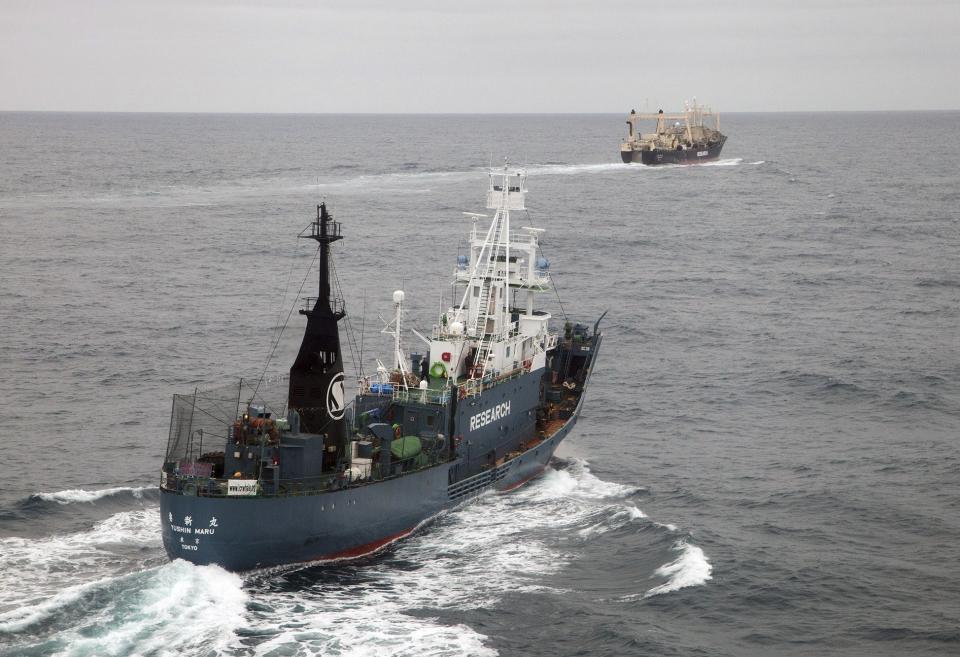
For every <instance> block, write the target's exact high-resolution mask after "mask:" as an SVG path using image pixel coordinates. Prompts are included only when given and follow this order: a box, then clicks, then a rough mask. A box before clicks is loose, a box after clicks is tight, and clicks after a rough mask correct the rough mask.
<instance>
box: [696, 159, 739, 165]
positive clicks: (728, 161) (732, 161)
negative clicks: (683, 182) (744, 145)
mask: <svg viewBox="0 0 960 657" xmlns="http://www.w3.org/2000/svg"><path fill="white" fill-rule="evenodd" d="M741 162H743V158H742V157H731V158H724V159H722V160H715V161H713V162H702V163H700V164H699V165H698V166H701V167H734V166H737V165H738V164H740V163H741Z"/></svg>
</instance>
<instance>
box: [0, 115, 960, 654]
mask: <svg viewBox="0 0 960 657" xmlns="http://www.w3.org/2000/svg"><path fill="white" fill-rule="evenodd" d="M623 119H624V117H622V116H613V115H611V116H601V115H596V116H548V117H543V116H474V117H470V116H376V117H374V116H191V115H98V114H89V115H82V114H0V152H2V153H3V157H2V158H0V234H2V240H0V267H2V269H0V271H2V277H0V280H2V284H0V399H2V402H3V412H2V435H3V439H4V440H3V445H4V460H5V463H4V465H3V468H2V486H0V594H2V595H0V655H3V656H4V657H7V656H9V657H12V656H14V655H17V656H19V655H52V654H57V655H76V656H81V655H98V656H99V655H157V656H159V655H174V654H176V655H179V654H185V655H197V656H200V655H203V656H208V655H234V656H239V655H244V656H245V655H263V656H268V655H269V656H271V657H272V656H279V655H350V656H360V655H494V654H500V655H614V654H616V655H620V654H623V655H628V654H629V655H684V656H686V655H711V656H713V655H758V656H759V655H770V654H782V655H823V654H845V655H904V654H929V655H945V654H960V629H958V627H960V520H958V518H960V447H958V435H960V338H958V335H960V334H958V326H960V210H958V207H960V177H958V174H957V172H958V171H960V130H958V128H960V113H921V114H884V113H867V114H817V115H812V114H797V115H789V114H739V115H730V116H725V117H723V124H724V125H723V128H724V131H725V132H726V133H728V134H729V135H730V139H729V141H728V143H727V146H726V148H725V150H724V153H723V159H722V160H721V161H720V162H717V163H715V164H712V165H707V166H697V167H667V168H660V169H656V168H645V167H641V166H636V165H632V166H628V165H622V164H620V163H619V162H618V158H619V155H618V143H619V140H620V138H621V133H622V132H623V130H622V128H624V127H625V126H624V125H623ZM504 157H509V158H510V160H511V162H512V163H514V164H518V165H524V166H526V167H527V170H528V173H529V180H528V186H529V188H530V193H529V195H528V199H527V206H528V210H529V213H528V215H526V216H523V217H521V220H520V224H521V225H530V224H532V225H535V226H538V227H543V228H546V229H547V230H548V232H547V234H546V236H545V238H544V241H543V243H544V250H545V254H546V255H547V257H549V258H550V260H551V262H552V265H553V267H552V268H553V271H554V276H555V282H556V285H557V288H558V290H559V293H560V294H559V296H560V301H561V302H562V309H561V307H560V303H558V301H557V299H556V298H555V297H554V298H549V297H548V298H545V299H544V303H545V305H546V307H547V308H548V309H550V310H552V311H553V312H554V313H555V314H557V315H558V316H559V315H561V314H562V312H563V311H565V312H566V313H567V314H568V315H570V316H571V317H575V318H583V319H592V318H594V317H596V316H598V315H599V314H600V313H601V312H602V311H603V310H605V309H610V313H609V315H608V316H607V319H606V320H605V324H604V326H605V330H606V337H605V340H604V349H603V353H602V354H601V360H600V363H599V365H598V367H597V370H596V373H595V375H594V380H593V384H592V389H591V390H590V392H589V394H588V400H587V404H586V410H585V412H584V415H583V417H582V419H581V421H580V423H579V424H578V426H577V429H576V431H575V432H574V433H573V434H572V435H571V437H570V438H568V440H567V441H566V442H565V443H564V446H563V448H562V450H561V452H560V458H559V459H558V460H557V461H556V463H555V464H554V468H553V469H551V470H550V471H548V472H547V473H546V475H545V476H544V477H542V478H541V479H539V480H537V481H536V482H534V483H532V484H531V485H529V486H527V487H525V488H524V489H521V490H520V491H517V492H516V493H513V494H511V495H494V496H491V497H487V498H484V499H483V500H481V501H480V502H479V503H478V504H476V505H473V506H471V507H467V508H464V509H461V510H458V511H455V512H453V513H450V514H448V515H446V516H444V517H443V518H441V519H439V520H438V521H437V522H435V523H433V524H432V525H431V526H429V527H428V528H426V529H425V530H424V531H422V532H420V533H419V534H417V535H416V536H413V537H411V538H410V539H408V540H406V541H404V542H402V543H400V544H398V545H396V546H394V547H393V548H392V549H390V550H389V551H387V552H386V553H384V554H382V555H379V556H377V557H375V558H371V559H368V560H365V561H361V562H357V563H350V564H342V565H340V566H336V567H329V566H328V567H299V568H293V569H280V570H276V571H270V572H262V573H254V574H248V575H244V576H242V577H240V576H236V575H232V574H228V573H225V572H223V571H221V570H219V569H217V568H212V567H206V568H197V567H194V566H190V565H187V564H185V563H183V562H175V563H168V562H167V560H166V558H165V556H164V554H163V550H162V547H161V542H160V524H159V518H158V517H157V494H156V491H155V487H156V484H157V481H158V472H159V466H160V462H161V459H162V454H163V451H164V447H165V441H166V436H167V422H168V419H169V407H170V398H171V395H172V394H173V393H175V392H185V391H190V390H192V389H193V388H194V387H195V386H201V387H215V386H219V385H223V384H225V383H232V382H235V381H236V377H237V376H240V375H251V374H259V372H260V371H261V370H263V368H264V366H265V361H266V358H267V355H268V354H269V352H270V346H271V342H272V341H273V339H274V337H275V336H276V327H277V324H278V321H279V320H281V319H282V318H283V317H285V316H286V313H287V312H288V310H289V308H290V305H291V304H292V303H294V301H295V296H296V292H297V289H298V287H299V283H300V281H301V280H302V277H303V275H304V273H305V269H306V267H307V266H308V265H309V263H310V262H311V259H312V255H313V254H312V251H311V249H310V246H309V245H308V244H300V243H298V241H297V240H296V238H295V235H296V233H297V232H298V231H299V230H300V229H302V228H303V227H304V226H306V225H307V223H308V222H309V221H310V218H311V216H312V213H313V212H314V209H313V206H314V205H315V203H316V202H317V201H318V200H319V199H321V198H325V199H326V200H327V202H328V204H329V205H330V206H331V208H332V209H333V211H334V212H335V214H336V217H337V219H338V220H341V221H343V222H344V232H345V234H346V235H347V236H348V237H347V239H346V240H344V241H343V242H341V243H339V244H338V253H337V259H336V264H337V269H338V272H339V274H340V277H341V279H342V281H343V283H344V285H345V288H346V289H345V293H346V296H347V299H348V303H349V304H350V305H349V310H350V312H351V315H352V323H353V326H354V328H355V329H357V330H358V331H359V330H360V329H361V328H362V329H363V330H362V333H363V343H364V363H365V365H364V366H365V367H367V368H369V367H370V366H371V364H372V363H373V358H374V357H376V356H381V357H383V356H385V355H386V354H388V353H389V349H388V345H387V344H386V343H385V339H386V338H384V336H382V335H381V334H380V333H379V329H380V323H379V320H378V319H377V314H378V313H383V314H386V313H388V312H389V311H390V297H391V294H392V292H393V290H394V289H397V288H399V287H402V288H403V289H404V290H405V291H406V294H407V301H408V308H409V310H410V314H409V318H408V325H412V326H414V327H416V328H419V329H421V330H423V329H426V328H428V327H429V326H430V324H431V323H432V321H433V319H434V317H435V314H436V312H437V310H438V308H439V302H440V294H441V292H444V291H445V290H446V289H448V288H447V286H448V283H449V280H450V276H451V273H452V271H453V267H454V265H455V256H456V249H457V246H458V244H460V243H461V242H462V241H463V239H464V237H465V235H466V232H467V230H468V228H469V220H468V219H467V218H465V217H464V216H463V215H462V214H461V211H483V198H484V193H485V189H486V177H485V173H484V167H486V166H487V165H489V164H490V163H491V162H492V163H494V164H497V163H501V162H502V161H503V158H504ZM514 221H515V222H516V221H517V220H516V218H515V219H514ZM301 242H302V240H301ZM301 328H302V324H300V323H299V322H298V320H294V322H293V323H292V324H291V325H290V327H288V329H287V331H285V332H284V333H283V335H282V337H281V339H280V346H279V348H278V350H277V354H276V356H275V359H274V360H273V361H271V362H270V363H268V364H267V365H266V368H267V376H268V377H274V378H275V379H277V380H279V379H281V378H282V376H283V374H284V372H285V370H286V368H287V367H288V366H289V363H290V362H291V361H292V358H293V355H294V354H295V352H296V348H297V346H298V344H299V339H300V335H299V333H300V330H301ZM416 344H417V343H416V339H415V338H413V337H409V338H408V345H409V346H410V347H414V346H415V345H416Z"/></svg>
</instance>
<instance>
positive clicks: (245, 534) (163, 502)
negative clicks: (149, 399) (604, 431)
mask: <svg viewBox="0 0 960 657" xmlns="http://www.w3.org/2000/svg"><path fill="white" fill-rule="evenodd" d="M600 341H601V336H600V335H596V336H595V337H594V339H593V341H592V342H590V343H584V344H582V345H580V346H579V347H578V348H577V352H578V353H579V354H581V355H588V358H589V360H588V365H587V367H586V372H585V376H583V378H582V382H583V389H582V391H581V393H580V394H579V398H578V399H577V402H576V405H575V406H574V407H573V408H572V409H571V410H570V413H569V417H567V418H566V419H564V420H557V421H556V423H555V424H553V425H550V426H549V427H548V431H545V432H543V433H540V434H538V432H537V413H538V409H539V408H540V404H541V399H542V398H543V392H544V391H543V388H544V386H545V385H547V384H546V383H545V381H546V379H547V378H548V377H549V373H547V372H546V371H545V370H544V369H540V370H536V371H532V372H527V373H525V374H523V375H520V376H517V377H515V378H510V379H508V380H506V381H504V382H502V383H500V384H497V385H495V386H493V387H490V388H488V389H486V390H484V391H483V393H482V394H479V395H476V396H473V397H465V398H464V399H459V400H456V402H455V404H456V405H455V408H456V411H455V415H454V425H453V426H454V429H455V431H454V432H453V433H452V434H451V436H454V437H456V440H457V443H458V444H457V448H456V457H455V458H453V459H452V460H450V461H446V462H443V463H439V464H437V465H434V466H431V467H424V468H422V469H419V470H414V471H411V472H406V473H403V474H402V475H399V476H394V477H389V478H386V479H382V480H377V481H371V482H367V483H364V482H358V483H356V484H353V485H349V486H346V487H344V488H340V489H337V490H325V491H323V492H316V493H312V494H304V495H291V494H284V495H277V496H269V495H267V496H260V495H257V496H252V497H230V496H207V495H204V494H200V495H198V494H197V492H196V491H197V489H196V488H195V487H194V488H192V489H187V488H178V489H177V490H168V489H165V488H161V495H160V510H161V526H162V535H163V544H164V547H165V548H166V551H167V554H168V555H169V556H170V557H171V558H172V559H177V558H182V559H186V560H187V561H191V562H193V563H196V564H218V565H220V566H222V567H224V568H226V569H228V570H235V571H239V570H249V569H253V568H264V567H269V566H275V565H280V564H288V563H298V562H308V561H323V560H335V559H346V558H353V557H359V556H362V555H365V554H371V553H373V552H376V551H377V550H379V549H381V548H383V547H384V546H385V545H388V544H390V543H392V542H393V541H395V540H397V539H400V538H402V537H404V536H406V535H408V534H410V533H411V532H413V531H415V530H416V529H417V528H418V527H420V526H422V525H423V524H425V523H426V522H428V521H429V520H430V519H431V518H434V517H435V516H437V515H438V514H440V513H441V512H443V511H444V510H445V509H449V508H451V507H454V506H457V505H460V504H463V503H465V502H468V501H470V500H471V499H474V498H476V497H477V496H479V495H480V494H482V493H484V492H485V491H488V490H497V491H508V490H511V489H514V488H517V487H518V486H521V485H522V484H524V483H525V482H527V481H529V480H530V479H532V478H534V477H536V476H537V475H539V474H540V473H541V472H543V470H544V469H545V468H546V467H547V464H548V463H549V462H550V458H551V457H552V456H553V453H554V451H555V450H556V448H557V446H558V445H559V444H560V442H561V441H562V440H563V439H564V438H565V437H566V436H567V434H568V433H570V431H571V429H573V427H574V425H575V424H576V422H577V418H578V417H579V415H580V410H581V408H582V406H583V402H584V399H585V397H586V395H585V391H586V384H587V382H588V381H589V378H590V374H591V373H592V369H593V365H594V364H595V362H596V356H597V351H598V350H599V347H600ZM538 436H539V437H538ZM188 490H192V494H188V492H187V491H188Z"/></svg>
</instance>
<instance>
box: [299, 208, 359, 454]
mask: <svg viewBox="0 0 960 657" xmlns="http://www.w3.org/2000/svg"><path fill="white" fill-rule="evenodd" d="M300 237H302V238H306V239H312V240H314V241H316V242H317V244H318V248H319V280H318V296H316V297H308V298H307V299H306V303H305V305H304V308H303V309H302V310H301V311H300V314H302V315H305V316H306V317H307V327H306V329H305V331H304V335H303V342H302V343H301V344H300V351H299V352H298V353H297V358H296V360H295V361H294V363H293V365H292V366H291V367H290V387H289V397H288V407H289V408H290V409H292V410H295V411H296V412H297V413H298V414H299V416H300V431H301V432H302V433H306V434H323V435H324V443H325V446H326V447H327V451H328V452H330V453H332V452H334V451H335V452H336V458H335V459H334V458H333V457H332V455H331V457H330V461H331V462H332V464H335V463H336V461H337V460H339V459H340V458H342V457H343V456H344V454H345V450H346V445H347V427H346V422H345V421H344V409H345V399H344V387H343V359H342V355H341V351H340V332H339V327H338V322H339V321H340V320H341V319H343V317H345V316H346V312H345V311H344V303H343V300H342V299H339V298H336V297H333V296H332V295H331V291H330V245H331V244H333V242H336V241H338V240H340V239H342V237H343V236H342V235H341V234H340V223H339V222H336V221H334V220H333V217H332V216H331V215H330V213H329V212H327V206H326V204H325V203H321V204H320V205H318V206H317V218H316V220H315V221H313V222H312V223H311V224H310V225H309V226H308V227H307V229H305V230H304V231H303V232H302V233H301V234H300ZM331 447H335V449H333V450H331V449H330V448H331Z"/></svg>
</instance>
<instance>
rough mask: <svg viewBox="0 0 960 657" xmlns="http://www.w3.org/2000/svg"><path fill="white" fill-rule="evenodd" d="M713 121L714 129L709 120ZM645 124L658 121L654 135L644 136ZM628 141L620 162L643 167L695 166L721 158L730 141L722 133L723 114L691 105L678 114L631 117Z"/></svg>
mask: <svg viewBox="0 0 960 657" xmlns="http://www.w3.org/2000/svg"><path fill="white" fill-rule="evenodd" d="M708 118H712V119H713V126H709V125H708V124H707V123H706V121H705V120H706V119H708ZM641 121H656V129H655V131H654V132H649V133H642V132H641V131H640V126H639V124H640V122H641ZM627 126H628V128H627V130H628V132H627V138H626V139H625V140H624V141H623V143H621V144H620V158H621V159H622V160H623V161H624V162H626V163H630V162H638V163H642V164H648V165H654V164H694V163H697V162H708V161H710V160H715V159H717V158H718V157H720V151H721V150H722V149H723V144H724V143H725V142H726V141H727V137H726V136H725V135H723V134H721V132H720V114H719V113H715V112H712V111H711V110H710V109H709V108H707V107H703V106H702V105H698V104H697V102H696V100H694V102H693V104H692V105H691V104H687V105H686V106H685V107H684V111H683V112H682V113H678V114H664V112H663V110H662V109H661V110H660V111H659V112H657V113H656V114H642V113H637V111H636V110H630V115H629V116H628V117H627Z"/></svg>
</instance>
